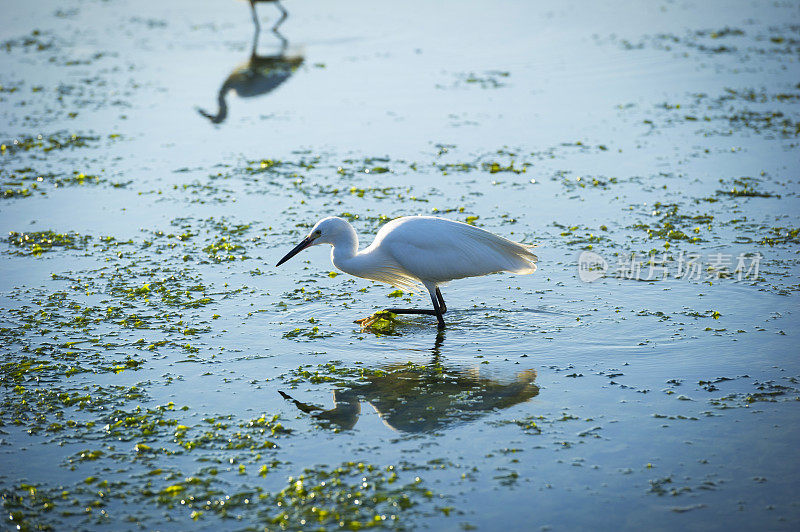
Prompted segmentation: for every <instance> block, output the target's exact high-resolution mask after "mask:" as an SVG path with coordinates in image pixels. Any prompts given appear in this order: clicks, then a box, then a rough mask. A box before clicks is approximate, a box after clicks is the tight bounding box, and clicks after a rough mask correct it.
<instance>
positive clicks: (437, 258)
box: [375, 216, 538, 283]
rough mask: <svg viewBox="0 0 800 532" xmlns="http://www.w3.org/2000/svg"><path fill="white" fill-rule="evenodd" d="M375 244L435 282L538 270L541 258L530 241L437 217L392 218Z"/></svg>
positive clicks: (401, 263)
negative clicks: (523, 241) (507, 237)
mask: <svg viewBox="0 0 800 532" xmlns="http://www.w3.org/2000/svg"><path fill="white" fill-rule="evenodd" d="M387 226H389V227H387ZM384 229H385V230H384ZM381 233H383V234H381ZM375 244H379V245H380V247H382V248H384V247H385V249H386V250H387V251H388V252H389V253H391V255H392V257H393V258H394V260H395V261H396V262H397V263H398V265H400V266H401V267H402V268H403V269H404V270H406V271H407V272H408V273H410V274H411V275H413V276H414V277H417V278H419V279H420V280H422V281H427V282H432V283H442V282H446V281H450V280H453V279H461V278H464V277H474V276H479V275H488V274H490V273H497V272H502V271H509V272H514V273H520V274H527V273H533V272H534V271H535V270H536V261H537V260H538V258H537V257H536V255H534V254H533V253H532V252H531V251H530V247H529V246H526V245H524V244H519V243H517V242H512V241H510V240H507V239H505V238H503V237H500V236H497V235H495V234H492V233H490V232H488V231H485V230H483V229H480V228H478V227H474V226H472V225H468V224H464V223H460V222H454V221H452V220H446V219H444V218H435V217H422V216H420V217H407V218H400V219H398V220H393V221H392V222H390V223H389V224H387V225H386V226H384V228H382V229H381V231H380V232H379V233H378V235H377V237H376V242H375Z"/></svg>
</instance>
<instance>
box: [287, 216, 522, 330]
mask: <svg viewBox="0 0 800 532" xmlns="http://www.w3.org/2000/svg"><path fill="white" fill-rule="evenodd" d="M317 244H330V245H331V246H333V249H332V250H331V261H332V262H333V265H334V266H335V267H336V268H338V269H340V270H342V271H343V272H345V273H349V274H351V275H355V276H356V277H363V278H365V279H372V280H375V281H380V282H384V283H388V284H391V285H394V286H398V287H400V288H405V289H418V288H419V287H420V285H422V286H424V287H425V288H426V289H427V290H428V292H429V293H430V295H431V300H432V302H433V304H434V311H409V312H407V313H415V314H420V313H425V314H434V315H436V316H437V318H438V319H439V325H440V326H443V325H444V321H443V320H442V318H441V314H442V313H443V312H444V311H446V307H445V306H444V300H443V299H442V297H441V293H440V292H439V290H438V286H439V285H441V284H444V283H447V282H448V281H452V280H455V279H462V278H464V277H476V276H480V275H488V274H491V273H498V272H503V271H508V272H513V273H518V274H529V273H533V272H534V271H536V262H537V260H538V258H537V257H536V255H534V254H533V252H531V246H528V245H526V244H519V243H517V242H512V241H511V240H507V239H505V238H503V237H501V236H497V235H495V234H493V233H490V232H488V231H485V230H483V229H480V228H478V227H475V226H472V225H468V224H465V223H461V222H456V221H453V220H447V219H445V218H436V217H433V216H404V217H402V218H397V219H394V220H392V221H391V222H389V223H387V224H386V225H384V226H383V227H381V229H380V230H379V231H378V234H377V235H376V236H375V240H374V241H373V242H372V244H370V245H369V246H368V247H367V248H365V249H364V250H362V251H358V236H357V235H356V232H355V230H354V229H353V226H351V225H350V223H349V222H347V221H346V220H343V219H342V218H335V217H330V218H324V219H322V220H320V221H319V222H317V224H316V225H315V226H314V228H313V229H312V230H311V232H310V233H309V235H308V236H307V237H306V238H305V239H304V240H303V242H301V243H300V244H299V245H298V246H297V247H295V248H294V249H293V250H292V251H290V252H289V253H288V254H287V255H286V256H285V257H284V258H283V259H281V261H280V262H279V263H278V266H280V265H281V264H283V263H284V262H286V261H287V260H289V259H290V258H291V257H293V256H294V255H296V254H297V253H299V252H300V251H302V250H303V249H305V248H306V247H309V246H312V245H317ZM390 310H393V311H404V310H408V309H390Z"/></svg>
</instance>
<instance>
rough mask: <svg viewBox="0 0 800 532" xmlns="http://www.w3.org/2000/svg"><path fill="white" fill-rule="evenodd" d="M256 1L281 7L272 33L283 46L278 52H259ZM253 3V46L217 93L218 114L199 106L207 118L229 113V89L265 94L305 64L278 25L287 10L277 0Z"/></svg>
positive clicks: (251, 94)
mask: <svg viewBox="0 0 800 532" xmlns="http://www.w3.org/2000/svg"><path fill="white" fill-rule="evenodd" d="M257 2H268V3H271V4H274V5H275V6H277V7H278V9H279V10H280V12H281V17H280V18H279V19H278V21H277V22H276V23H275V24H274V25H273V26H272V33H273V34H274V35H275V36H276V37H277V38H278V41H279V42H280V48H279V50H278V52H277V53H275V54H271V55H259V54H258V52H257V49H258V41H259V35H260V33H261V24H259V22H258V15H257V13H256V6H255V4H256V3H257ZM250 7H251V9H252V12H253V23H254V24H255V28H256V29H255V34H254V35H253V47H252V50H251V52H250V60H249V61H247V62H246V63H242V64H241V65H239V66H237V67H236V68H235V69H233V72H231V73H230V75H229V76H228V77H227V79H226V80H225V82H224V83H223V84H222V87H220V89H219V93H218V94H217V103H218V110H217V113H216V114H212V113H209V112H208V111H205V110H204V109H200V108H198V109H197V112H199V113H200V114H201V115H202V116H204V117H206V118H208V119H209V120H210V121H211V122H212V123H214V124H220V123H222V122H224V121H225V119H226V118H227V116H228V103H227V101H226V98H227V96H228V93H229V92H231V91H232V92H235V93H236V94H238V95H239V97H241V98H252V97H254V96H260V95H262V94H269V93H270V92H272V91H273V90H275V89H276V88H278V87H279V86H280V85H282V84H283V83H284V82H285V81H286V80H287V79H289V78H290V77H291V76H292V74H294V72H295V71H296V70H297V69H298V68H299V67H300V65H302V64H303V61H304V57H303V55H302V54H289V53H288V52H287V50H288V48H289V42H288V41H287V40H286V39H285V38H284V36H283V35H281V33H280V32H279V31H278V28H279V27H280V25H281V24H283V22H284V21H285V20H286V18H287V16H288V14H287V13H286V10H285V9H284V8H283V6H281V4H280V2H278V0H250Z"/></svg>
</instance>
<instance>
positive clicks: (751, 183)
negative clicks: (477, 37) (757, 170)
mask: <svg viewBox="0 0 800 532" xmlns="http://www.w3.org/2000/svg"><path fill="white" fill-rule="evenodd" d="M720 183H723V184H725V181H723V180H722V179H720ZM757 183H758V181H757V180H755V179H753V178H752V177H740V178H737V179H734V180H733V182H732V183H731V184H730V185H728V187H729V188H726V189H725V190H718V191H717V195H718V196H730V197H735V198H741V197H746V198H772V197H778V198H780V196H779V195H777V196H776V195H775V194H770V193H769V192H762V191H760V190H758V189H757V188H756V184H757Z"/></svg>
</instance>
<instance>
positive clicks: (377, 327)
mask: <svg viewBox="0 0 800 532" xmlns="http://www.w3.org/2000/svg"><path fill="white" fill-rule="evenodd" d="M396 318H397V314H395V313H394V312H389V311H388V310H379V311H378V312H376V313H375V314H373V315H372V316H367V317H366V318H361V319H358V320H355V322H354V323H358V324H359V325H361V330H362V331H364V330H367V329H369V330H371V331H373V332H378V333H381V334H393V333H394V332H395V327H396V326H397V323H398V322H397V319H396Z"/></svg>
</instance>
